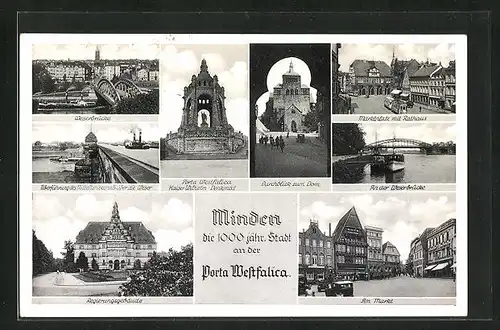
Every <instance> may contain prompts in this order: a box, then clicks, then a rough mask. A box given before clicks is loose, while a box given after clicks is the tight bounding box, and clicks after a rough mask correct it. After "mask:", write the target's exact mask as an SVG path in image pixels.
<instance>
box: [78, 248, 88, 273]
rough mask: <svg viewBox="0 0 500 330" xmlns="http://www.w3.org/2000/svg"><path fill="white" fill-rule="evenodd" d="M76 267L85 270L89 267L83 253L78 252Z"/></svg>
mask: <svg viewBox="0 0 500 330" xmlns="http://www.w3.org/2000/svg"><path fill="white" fill-rule="evenodd" d="M76 267H77V268H79V269H81V270H83V271H84V272H86V271H87V270H88V269H89V260H88V258H87V257H86V256H85V253H83V252H80V254H79V255H78V259H77V260H76Z"/></svg>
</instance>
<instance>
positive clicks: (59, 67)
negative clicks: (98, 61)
mask: <svg viewBox="0 0 500 330" xmlns="http://www.w3.org/2000/svg"><path fill="white" fill-rule="evenodd" d="M46 69H47V71H48V72H49V74H50V76H51V77H52V79H54V80H55V81H56V82H62V81H73V80H74V81H85V80H86V79H87V78H88V76H89V75H90V71H91V69H90V67H89V66H87V65H86V64H85V63H84V62H79V61H54V62H48V63H47V65H46Z"/></svg>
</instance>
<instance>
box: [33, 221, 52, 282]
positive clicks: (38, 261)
mask: <svg viewBox="0 0 500 330" xmlns="http://www.w3.org/2000/svg"><path fill="white" fill-rule="evenodd" d="M32 243H33V253H32V262H33V273H32V275H33V276H36V275H40V274H44V273H47V272H53V271H54V270H55V269H56V266H55V259H54V256H53V255H52V252H51V251H49V250H48V249H47V247H46V246H45V244H44V243H43V242H42V241H41V240H39V239H38V237H36V234H35V231H34V230H33V241H32Z"/></svg>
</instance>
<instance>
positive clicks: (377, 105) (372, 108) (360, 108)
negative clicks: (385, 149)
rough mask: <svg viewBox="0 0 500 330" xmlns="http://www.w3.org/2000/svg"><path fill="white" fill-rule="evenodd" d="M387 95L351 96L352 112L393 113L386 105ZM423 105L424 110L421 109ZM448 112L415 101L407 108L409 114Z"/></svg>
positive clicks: (365, 113) (363, 113) (366, 113)
mask: <svg viewBox="0 0 500 330" xmlns="http://www.w3.org/2000/svg"><path fill="white" fill-rule="evenodd" d="M385 98H386V95H372V96H370V97H369V98H366V97H364V96H357V97H351V108H352V113H353V114H356V115H368V114H393V113H392V111H390V110H389V109H387V108H386V107H384V99H385ZM420 107H422V111H420ZM441 113H442V114H446V113H450V112H449V111H446V110H441V109H434V108H430V107H428V106H426V105H423V104H419V103H415V104H414V105H413V107H412V108H408V109H407V114H441Z"/></svg>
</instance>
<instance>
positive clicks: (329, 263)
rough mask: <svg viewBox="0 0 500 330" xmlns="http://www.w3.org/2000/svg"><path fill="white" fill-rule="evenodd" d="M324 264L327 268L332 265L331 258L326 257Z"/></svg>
mask: <svg viewBox="0 0 500 330" xmlns="http://www.w3.org/2000/svg"><path fill="white" fill-rule="evenodd" d="M326 264H327V265H328V266H331V265H332V256H326Z"/></svg>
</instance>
